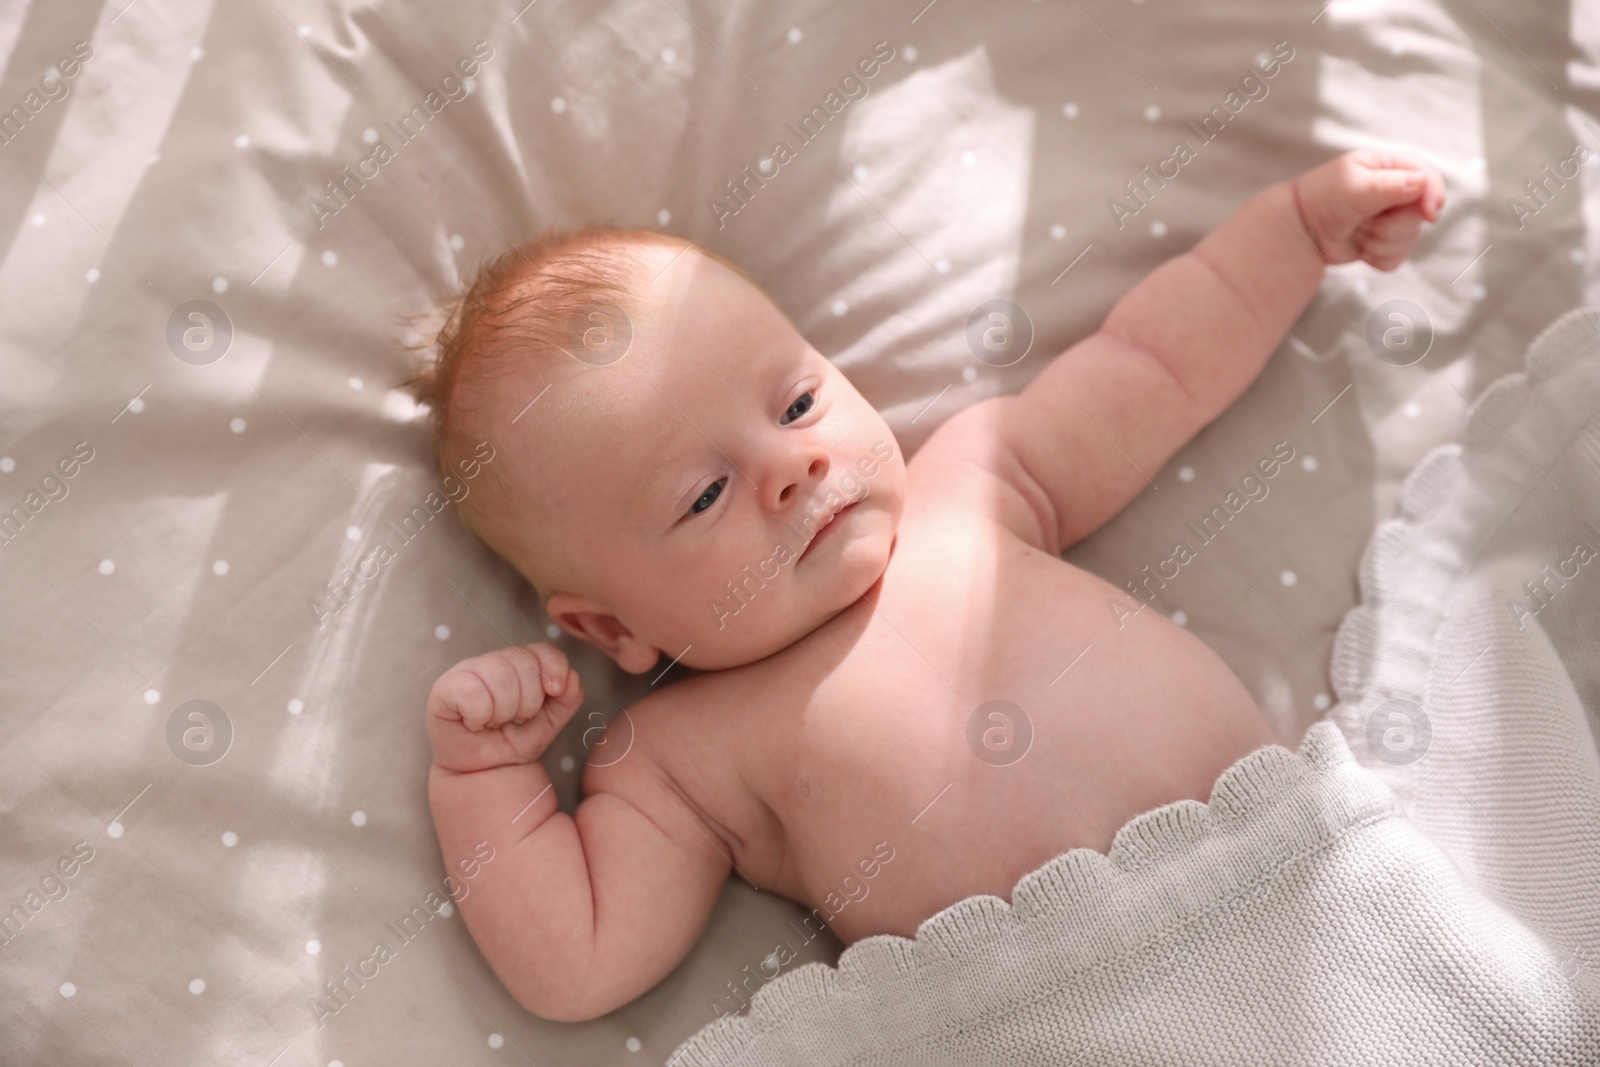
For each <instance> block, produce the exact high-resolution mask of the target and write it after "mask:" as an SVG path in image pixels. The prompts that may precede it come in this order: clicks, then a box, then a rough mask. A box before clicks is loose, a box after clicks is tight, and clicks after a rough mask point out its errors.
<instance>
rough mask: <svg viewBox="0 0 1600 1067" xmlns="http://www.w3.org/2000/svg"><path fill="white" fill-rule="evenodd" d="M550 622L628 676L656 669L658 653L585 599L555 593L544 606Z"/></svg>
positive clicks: (573, 594)
mask: <svg viewBox="0 0 1600 1067" xmlns="http://www.w3.org/2000/svg"><path fill="white" fill-rule="evenodd" d="M545 613H546V614H547V615H549V616H550V621H551V622H554V623H555V624H556V625H557V626H559V627H561V628H562V629H563V630H565V631H567V633H569V634H571V635H572V636H573V637H576V638H578V639H579V640H581V641H587V642H589V644H591V645H593V646H594V647H595V648H598V649H599V650H600V651H602V652H604V653H605V654H606V655H608V656H610V657H611V658H612V659H614V660H616V662H617V666H619V667H621V668H622V669H623V670H625V671H627V672H628V673H629V674H643V673H644V672H645V671H648V670H649V669H650V668H652V667H654V666H655V665H656V661H657V660H658V659H660V657H661V650H660V649H658V648H655V647H654V646H652V645H649V644H646V643H645V642H643V641H640V640H639V639H638V638H636V637H634V636H633V631H631V630H629V629H628V627H627V626H626V625H624V624H623V622H622V620H621V619H619V618H617V617H616V616H615V615H613V614H611V613H610V612H609V611H606V610H605V609H604V608H603V607H602V606H601V605H600V604H598V603H597V602H595V601H593V600H590V599H589V598H588V597H583V596H578V595H577V594H575V593H556V594H554V595H552V596H551V597H550V601H549V603H547V604H546V605H545Z"/></svg>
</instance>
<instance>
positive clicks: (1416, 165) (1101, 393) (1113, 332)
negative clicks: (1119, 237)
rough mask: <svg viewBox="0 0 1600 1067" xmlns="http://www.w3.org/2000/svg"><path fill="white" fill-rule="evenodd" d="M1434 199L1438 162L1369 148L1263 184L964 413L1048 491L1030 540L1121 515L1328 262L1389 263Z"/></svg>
mask: <svg viewBox="0 0 1600 1067" xmlns="http://www.w3.org/2000/svg"><path fill="white" fill-rule="evenodd" d="M1443 205H1444V183H1443V179H1442V178H1440V176H1439V174H1438V172H1437V171H1435V170H1434V169H1433V168H1431V167H1429V166H1427V165H1426V164H1423V163H1420V162H1417V161H1414V160H1412V159H1410V158H1409V157H1405V156H1401V155H1398V154H1395V153H1388V152H1379V151H1375V150H1358V151H1355V152H1349V153H1346V154H1345V155H1343V156H1340V157H1338V158H1337V159H1334V160H1331V161H1330V162H1328V163H1325V164H1323V165H1322V166H1320V167H1317V168H1315V169H1313V170H1311V171H1308V172H1307V173H1305V174H1303V175H1301V176H1300V177H1299V178H1296V179H1295V180H1294V181H1292V182H1280V183H1278V184H1277V185H1272V186H1268V187H1267V188H1266V189H1263V190H1262V191H1261V192H1260V193H1259V194H1257V195H1254V196H1252V197H1251V198H1250V200H1249V201H1248V202H1247V203H1246V204H1245V205H1244V206H1243V207H1241V208H1240V209H1239V210H1238V212H1236V213H1235V214H1234V215H1233V217H1231V218H1230V219H1228V220H1227V221H1226V222H1224V223H1223V224H1222V225H1221V226H1218V227H1217V228H1216V229H1215V230H1213V231H1212V232H1211V233H1210V234H1208V235H1207V236H1206V237H1205V238H1204V239H1203V240H1202V241H1200V243H1199V244H1197V245H1195V246H1194V248H1192V249H1190V250H1189V251H1188V252H1185V253H1183V254H1182V255H1179V256H1177V257H1175V258H1173V259H1171V260H1168V261H1167V262H1166V263H1164V264H1162V265H1161V266H1160V267H1159V268H1157V269H1156V270H1155V271H1154V272H1152V273H1151V274H1150V275H1148V276H1147V277H1146V278H1145V279H1144V280H1143V281H1141V282H1140V283H1139V284H1138V285H1136V286H1134V287H1133V289H1131V290H1129V291H1128V293H1127V294H1126V295H1125V296H1123V298H1122V299H1121V300H1119V301H1118V302H1117V303H1116V305H1115V306H1114V307H1113V308H1112V309H1111V311H1110V313H1109V314H1108V315H1107V316H1106V318H1105V321H1104V323H1103V324H1102V325H1101V327H1100V330H1099V331H1098V332H1097V333H1095V334H1094V335H1093V336H1091V337H1089V338H1086V339H1085V340H1083V341H1081V342H1079V343H1078V344H1076V345H1074V346H1073V347H1071V348H1069V349H1068V350H1067V351H1065V352H1063V353H1062V354H1061V355H1060V356H1058V357H1056V359H1055V360H1054V361H1052V362H1051V364H1050V365H1049V366H1048V367H1046V368H1045V369H1044V370H1042V371H1040V372H1039V374H1038V375H1037V376H1036V377H1035V378H1034V379H1033V380H1032V381H1031V382H1029V383H1028V386H1027V387H1026V388H1025V389H1023V390H1022V392H1021V393H1019V394H1017V395H1016V396H1013V397H1005V398H1000V399H998V400H995V401H990V402H988V403H989V404H990V405H992V407H990V408H988V409H987V410H983V411H978V410H973V412H972V414H971V415H970V416H969V417H968V420H967V421H968V422H969V423H972V424H974V428H977V427H976V424H984V425H983V427H982V429H983V432H987V433H990V434H993V435H994V436H995V437H997V438H998V439H999V442H1000V445H1001V448H1000V452H1001V453H1002V455H1001V456H1000V457H998V458H997V459H996V460H995V461H994V462H996V463H1004V464H1010V465H1012V466H1014V467H1016V468H1017V471H1016V472H1015V475H1014V477H1015V478H1016V480H1018V481H1021V482H1023V483H1025V484H1026V487H1027V488H1026V490H1025V494H1024V495H1027V496H1029V497H1031V498H1034V499H1041V500H1045V501H1048V504H1047V505H1046V504H1043V503H1041V504H1040V505H1038V506H1037V507H1036V510H1046V509H1047V510H1048V512H1049V513H1048V514H1045V515H1043V516H1042V518H1041V519H1040V521H1039V525H1040V526H1041V528H1043V529H1045V530H1046V531H1047V533H1046V535H1045V536H1043V537H1041V540H1044V541H1049V540H1052V538H1051V537H1050V536H1049V533H1051V532H1053V534H1054V537H1053V540H1054V542H1055V543H1054V544H1051V545H1049V546H1048V547H1050V548H1052V549H1053V550H1055V551H1060V550H1061V549H1063V548H1066V547H1067V546H1069V545H1071V544H1074V543H1075V542H1077V541H1079V540H1081V539H1082V538H1084V537H1086V536H1088V535H1089V534H1090V533H1092V532H1094V531H1095V530H1096V529H1098V528H1099V527H1100V526H1101V525H1103V524H1104V523H1105V522H1106V521H1107V520H1108V519H1110V518H1111V517H1112V516H1113V515H1115V514H1116V513H1117V512H1119V511H1121V510H1122V509H1123V508H1124V507H1125V506H1127V504H1128V502H1129V501H1131V500H1132V499H1133V497H1134V496H1136V495H1137V494H1138V493H1139V492H1140V490H1142V489H1144V488H1145V487H1146V486H1148V485H1149V484H1151V483H1150V481H1149V478H1150V477H1152V476H1153V475H1154V474H1155V472H1156V471H1157V470H1159V469H1160V468H1161V466H1162V465H1163V464H1165V463H1166V461H1167V460H1168V459H1170V458H1171V457H1172V455H1173V453H1175V452H1176V451H1177V450H1178V449H1179V448H1181V447H1182V446H1183V445H1184V443H1185V442H1187V441H1188V440H1189V439H1190V438H1191V437H1193V436H1194V435H1195V434H1196V433H1197V432H1198V431H1199V430H1200V429H1201V428H1202V427H1204V426H1205V425H1206V424H1207V423H1209V422H1210V421H1211V420H1212V419H1214V418H1216V417H1217V416H1218V415H1219V414H1221V413H1222V412H1223V411H1224V410H1225V409H1226V408H1227V407H1228V406H1229V405H1230V404H1232V403H1233V401H1234V400H1236V399H1237V398H1238V397H1239V395H1240V394H1241V393H1243V392H1244V390H1245V389H1246V388H1247V387H1248V386H1249V384H1250V383H1251V382H1252V381H1254V380H1255V378H1256V376H1257V375H1258V374H1259V373H1260V372H1261V368H1262V367H1263V365H1265V363H1266V361H1267V359H1268V358H1269V357H1270V356H1271V355H1272V353H1273V352H1274V351H1276V350H1277V347H1278V345H1279V344H1280V343H1281V342H1282V341H1283V338H1284V336H1285V335H1286V334H1287V333H1288V332H1289V328H1290V327H1291V326H1292V325H1293V324H1294V322H1295V320H1296V319H1297V318H1299V316H1300V314H1301V312H1302V311H1304V310H1305V307H1306V305H1307V304H1308V303H1309V302H1310V300H1311V297H1312V296H1313V295H1314V294H1315V293H1316V291H1317V287H1318V286H1319V285H1320V284H1321V281H1322V274H1323V269H1324V267H1325V266H1327V265H1328V264H1339V263H1347V262H1349V261H1351V260H1353V259H1357V258H1360V259H1364V260H1366V261H1367V262H1369V263H1371V264H1372V265H1373V266H1375V267H1377V268H1378V269H1380V270H1393V269H1394V268H1395V267H1397V266H1399V265H1400V264H1401V263H1402V262H1404V261H1405V258H1406V256H1407V255H1408V254H1409V252H1410V250H1411V246H1412V245H1413V244H1414V243H1415V241H1416V238H1417V235H1418V233H1419V232H1420V229H1421V225H1422V221H1423V220H1424V219H1426V220H1427V221H1429V222H1433V221H1436V220H1437V219H1438V217H1439V212H1440V210H1441V209H1442V207H1443ZM980 407H981V405H980ZM963 414H964V415H965V414H966V413H963ZM960 417H961V416H958V418H960ZM952 421H954V420H952ZM958 436H959V435H958Z"/></svg>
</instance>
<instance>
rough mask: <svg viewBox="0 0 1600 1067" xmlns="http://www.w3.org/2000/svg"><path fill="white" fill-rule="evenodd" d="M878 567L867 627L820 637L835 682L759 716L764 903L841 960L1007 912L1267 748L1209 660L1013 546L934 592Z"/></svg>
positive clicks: (1157, 623) (1149, 617)
mask: <svg viewBox="0 0 1600 1067" xmlns="http://www.w3.org/2000/svg"><path fill="white" fill-rule="evenodd" d="M979 555H980V556H982V555H983V554H981V553H980V554H979ZM968 558H969V559H971V558H973V557H970V556H969V557H968ZM912 562H914V561H912V560H902V559H900V558H898V556H897V559H896V563H907V564H909V563H912ZM924 562H926V561H924ZM893 571H894V568H893V565H891V572H890V574H889V575H888V576H886V578H885V582H884V586H883V592H882V595H881V596H880V598H879V601H878V603H877V605H876V610H875V611H874V610H872V608H871V606H869V605H867V604H865V603H860V604H857V605H856V606H855V607H854V608H852V609H851V610H850V611H849V612H847V613H846V614H845V615H842V616H840V617H839V618H838V619H836V620H834V622H832V623H830V624H829V627H830V628H832V631H833V632H830V633H826V634H825V633H823V632H822V631H819V632H818V634H817V635H814V636H813V640H816V641H818V643H819V647H817V648H815V649H813V650H810V652H811V654H817V653H822V654H824V655H823V659H824V660H825V661H827V662H830V663H836V664H837V665H836V666H834V667H833V668H832V670H831V672H830V673H827V674H826V676H825V677H824V678H823V680H822V681H821V683H820V684H818V683H816V682H815V681H813V682H812V683H811V687H812V688H810V689H809V690H802V691H809V692H810V699H809V700H808V701H806V702H805V703H804V704H803V706H796V707H795V708H794V709H793V711H792V713H787V714H781V715H776V716H772V717H770V718H768V720H767V724H766V725H767V727H768V730H769V732H768V733H767V734H766V735H765V736H764V743H763V745H762V749H763V751H764V753H765V757H766V760H767V761H768V763H767V767H766V768H765V771H766V773H763V774H760V775H758V778H759V779H760V780H761V781H762V782H763V783H764V784H763V785H758V786H757V788H758V789H762V790H765V791H766V792H767V793H769V794H770V795H767V796H764V797H763V799H764V800H765V801H766V802H767V804H768V805H769V806H770V807H771V809H772V810H773V811H774V812H775V813H776V815H777V817H778V820H779V821H780V822H781V823H782V826H783V832H784V834H785V847H784V850H783V855H784V857H785V858H784V861H783V865H782V867H783V869H782V871H781V872H780V873H779V874H778V875H777V876H776V878H775V880H776V881H777V882H778V883H779V884H778V885H777V886H775V887H774V888H776V889H777V891H778V892H781V893H784V894H785V895H788V896H790V897H792V898H794V899H796V900H799V901H801V902H802V903H804V904H805V905H806V906H807V907H809V908H814V909H817V911H818V915H817V917H818V918H819V919H822V920H824V921H827V922H828V925H830V926H831V927H832V928H833V929H834V931H835V933H836V934H838V935H839V936H840V937H841V938H842V939H843V940H844V941H846V942H847V943H849V942H853V941H855V940H858V939H859V938H861V937H864V936H868V935H870V934H876V933H895V934H900V935H902V936H907V937H909V936H912V935H913V934H914V933H915V931H916V927H917V925H918V923H920V922H921V921H922V920H923V919H926V918H928V917H929V916H931V915H933V914H934V913H935V912H937V911H938V910H940V909H941V908H944V907H946V906H948V905H950V904H953V903H955V902H956V901H958V900H961V899H963V898H964V897H967V896H971V895H973V894H976V893H989V894H993V895H995V896H999V897H1002V898H1005V899H1009V898H1010V895H1011V890H1012V888H1013V887H1014V886H1015V884H1016V882H1017V879H1018V878H1020V877H1021V876H1022V875H1023V874H1026V873H1027V872H1028V871H1031V870H1033V869H1035V868H1037V867H1039V866H1040V865H1042V864H1043V863H1045V862H1046V861H1047V860H1049V859H1050V858H1051V857H1053V856H1055V855H1056V854H1057V853H1059V852H1062V851H1064V850H1066V849H1070V848H1076V847H1087V848H1094V849H1099V850H1101V851H1105V850H1106V849H1108V848H1109V847H1110V844H1111V840H1112V836H1113V835H1114V834H1115V833H1116V831H1117V829H1118V828H1119V827H1121V826H1122V825H1123V824H1124V823H1125V822H1127V821H1128V819H1130V818H1132V817H1133V816H1134V815H1137V814H1139V813H1140V812H1143V811H1147V810H1149V809H1151V808H1154V807H1158V806H1160V805H1162V804H1165V803H1169V802H1171V801H1174V800H1179V799H1182V798H1185V797H1187V798H1192V799H1196V800H1200V801H1205V800H1207V799H1209V796H1210V790H1211V786H1212V784H1213V783H1214V782H1215V781H1216V778H1217V776H1218V775H1219V774H1220V773H1221V771H1222V770H1223V769H1225V768H1226V767H1227V766H1228V765H1229V764H1231V763H1233V762H1234V761H1235V760H1237V759H1239V758H1240V757H1242V756H1244V755H1245V754H1246V753H1248V752H1250V751H1252V750H1253V749H1255V748H1258V747H1260V746H1261V745H1264V744H1270V743H1272V741H1273V740H1274V738H1273V736H1272V734H1271V731H1270V730H1269V729H1268V727H1267V725H1266V722H1265V720H1264V719H1263V717H1262V715H1261V713H1260V711H1259V710H1258V709H1257V707H1256V705H1255V703H1254V701H1253V700H1252V698H1251V697H1250V694H1249V693H1248V691H1247V690H1246V689H1245V688H1244V686H1243V684H1242V683H1241V682H1240V681H1239V679H1238V678H1237V677H1236V676H1235V675H1234V674H1233V673H1232V671H1231V670H1229V669H1228V667H1227V666H1226V665H1225V664H1224V663H1223V662H1222V660H1221V659H1220V658H1219V657H1218V656H1217V655H1216V654H1215V653H1214V652H1213V651H1212V650H1211V649H1210V648H1209V647H1208V646H1207V645H1205V644H1204V643H1203V642H1201V641H1200V640H1199V639H1197V638H1196V637H1194V636H1193V635H1192V634H1190V633H1188V632H1187V631H1185V630H1183V629H1182V628H1180V627H1178V626H1176V625H1174V624H1173V623H1171V622H1170V621H1169V620H1168V619H1166V618H1165V617H1164V616H1162V615H1161V614H1160V613H1159V612H1158V611H1157V610H1156V609H1155V608H1154V607H1150V608H1146V609H1145V610H1143V611H1142V612H1138V613H1137V614H1131V615H1130V614H1128V612H1129V611H1131V609H1132V608H1133V607H1135V606H1136V605H1137V602H1136V601H1131V600H1130V599H1129V598H1128V597H1126V596H1124V595H1122V594H1121V593H1119V592H1118V590H1117V589H1116V588H1115V587H1113V586H1111V585H1109V584H1108V583H1106V582H1104V581H1103V580H1101V579H1099V578H1097V577H1095V576H1093V575H1091V574H1088V573H1087V572H1084V571H1082V570H1079V569H1077V568H1074V567H1071V566H1070V565H1068V564H1066V563H1064V562H1062V561H1060V560H1057V559H1054V558H1052V557H1050V556H1048V555H1045V554H1043V553H1039V552H1036V551H1034V550H1031V549H1026V548H1024V547H1023V546H1021V544H1020V543H1017V545H1016V546H1015V549H1014V550H1010V549H1008V550H1006V551H1002V552H999V553H997V554H994V555H993V556H991V557H990V561H989V564H988V566H987V567H986V568H984V567H978V568H972V567H967V568H964V569H963V568H962V567H961V566H959V565H958V567H957V569H956V573H955V574H953V575H952V574H951V573H950V568H949V566H948V565H947V564H946V566H945V570H944V571H943V572H942V573H943V575H944V580H942V581H940V582H921V583H915V582H909V581H908V582H906V583H905V584H904V585H903V586H901V585H897V584H896V583H895V582H894V581H892V579H893V578H894V573H893ZM907 574H908V577H909V576H911V575H912V574H914V569H913V568H911V567H909V566H908V567H907ZM1112 604H1120V605H1122V606H1123V608H1124V609H1125V610H1124V611H1123V612H1122V613H1120V614H1119V613H1118V612H1117V611H1114V610H1113V608H1112V607H1111V605H1112ZM828 653H831V654H832V655H828ZM840 656H842V658H839V657H840ZM795 669H796V670H797V671H802V672H803V671H804V669H805V665H804V664H803V663H796V665H795Z"/></svg>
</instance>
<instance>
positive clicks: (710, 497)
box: [689, 478, 728, 515]
mask: <svg viewBox="0 0 1600 1067" xmlns="http://www.w3.org/2000/svg"><path fill="white" fill-rule="evenodd" d="M727 480H728V479H726V478H719V479H718V480H717V481H714V482H712V483H711V484H710V485H709V486H707V487H706V491H705V492H703V493H701V494H700V497H699V499H697V500H696V501H695V502H694V503H693V504H690V505H689V514H691V515H698V514H700V513H701V512H702V511H704V510H706V509H707V508H709V507H710V506H711V505H712V504H715V503H716V502H717V497H719V496H721V495H722V486H723V483H724V482H726V481H727Z"/></svg>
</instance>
